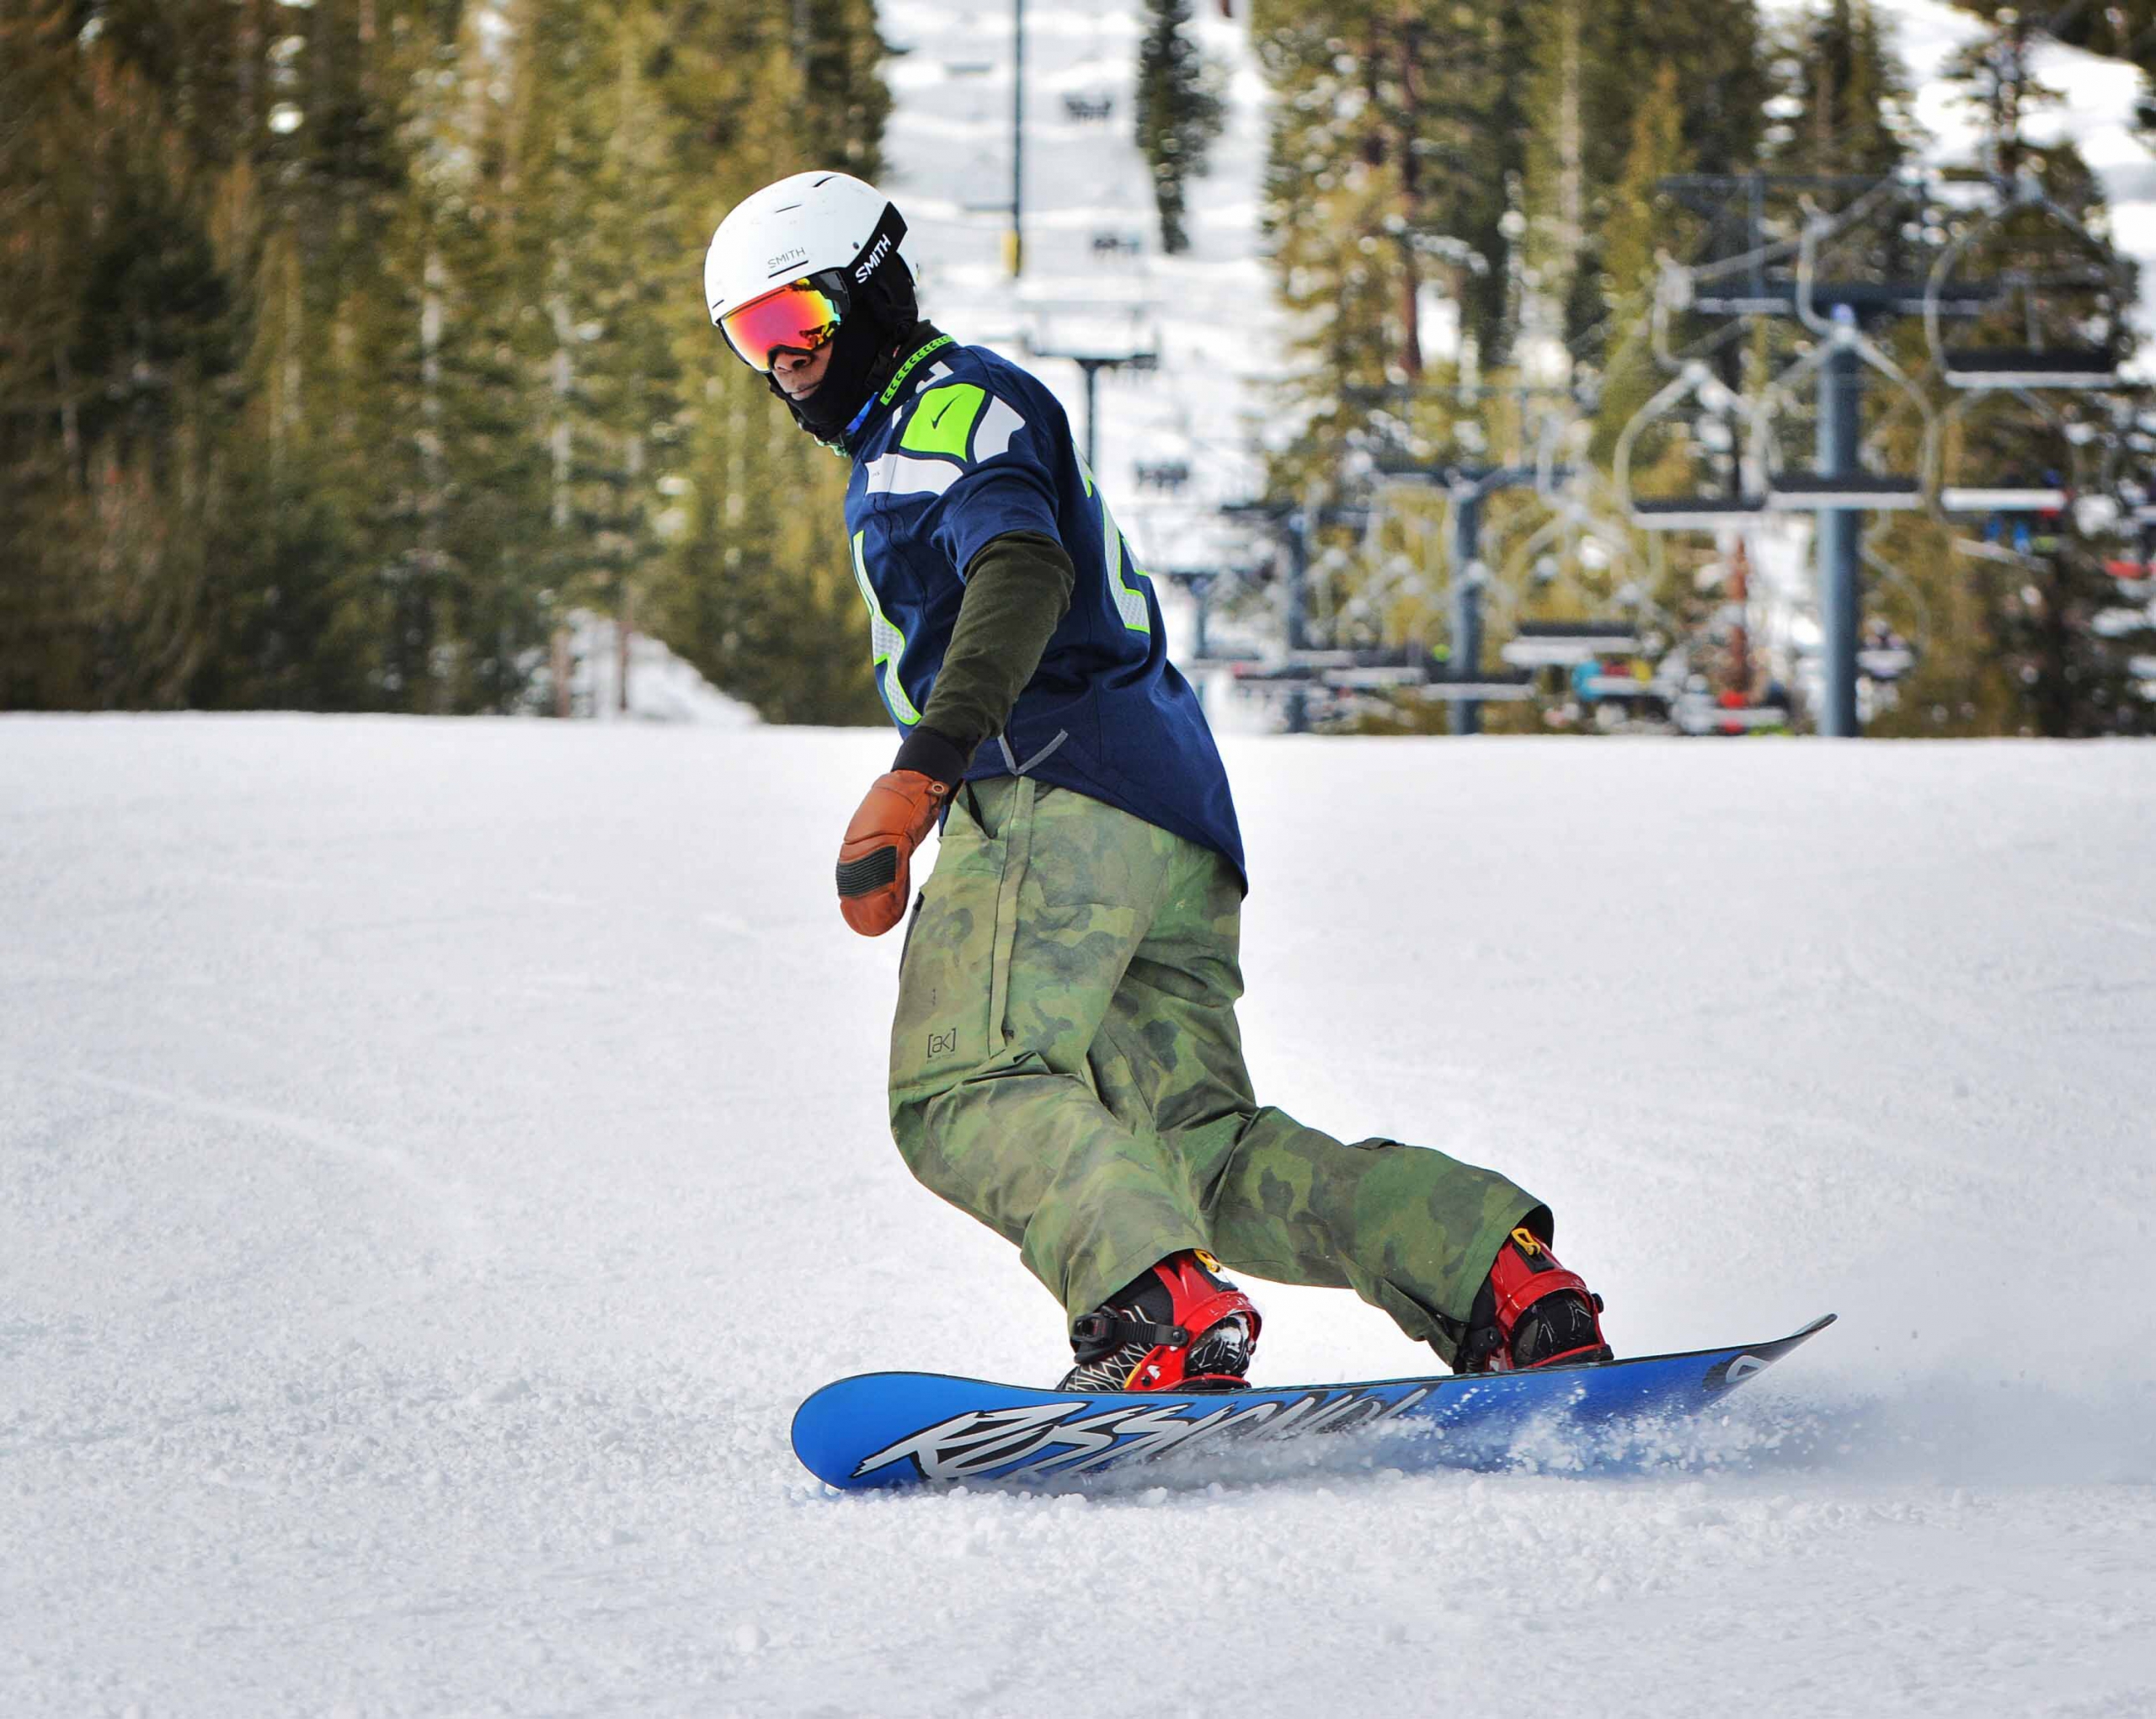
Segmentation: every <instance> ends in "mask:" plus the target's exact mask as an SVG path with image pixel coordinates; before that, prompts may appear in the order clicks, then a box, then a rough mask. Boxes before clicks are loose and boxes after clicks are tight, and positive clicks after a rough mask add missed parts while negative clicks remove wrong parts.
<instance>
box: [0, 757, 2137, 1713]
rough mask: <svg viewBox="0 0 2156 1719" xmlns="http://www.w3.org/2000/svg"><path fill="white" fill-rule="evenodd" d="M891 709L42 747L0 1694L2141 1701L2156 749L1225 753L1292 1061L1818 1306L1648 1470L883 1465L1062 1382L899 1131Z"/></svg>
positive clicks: (31, 882)
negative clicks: (1001, 1399) (792, 1418)
mask: <svg viewBox="0 0 2156 1719" xmlns="http://www.w3.org/2000/svg"><path fill="white" fill-rule="evenodd" d="M887 752H888V744H887V742H885V741H884V740H883V739H880V738H878V736H876V735H874V734H867V733H858V734H857V733H838V732H814V731H802V730H792V729H770V730H767V729H744V730H739V731H722V730H717V729H695V728H660V727H653V726H648V725H642V724H586V723H488V722H468V723H424V722H398V721H387V720H362V719H350V720H346V719H335V720H321V719H313V720H311V719H305V718H255V719H232V720H204V719H179V720H152V719H114V720H13V721H8V722H6V723H0V915H4V918H5V922H6V924H7V926H8V931H9V935H8V938H7V940H6V942H5V943H4V944H0V1711H4V1712H6V1713H8V1714H9V1715H11V1716H13V1715H22V1716H45V1715H53V1716H61V1715H66V1716H77V1715H83V1714H117V1713H120V1712H122V1711H129V1710H132V1711H136V1712H140V1713H144V1714H150V1715H156V1716H161V1719H162V1716H168V1715H177V1714H187V1715H205V1716H225V1715H232V1714H248V1715H255V1714H284V1713H304V1714H322V1713H325V1712H335V1713H340V1714H370V1715H371V1714H388V1713H427V1714H435V1713H514V1714H534V1713H567V1712H578V1713H607V1714H638V1715H641V1714H662V1715H699V1716H702V1715H727V1714H738V1715H741V1716H744V1719H745V1716H755V1719H764V1716H771V1715H811V1714H822V1715H855V1714H875V1715H944V1714H954V1713H978V1714H985V1715H999V1716H1000V1715H1006V1714H1015V1713H1022V1712H1033V1713H1054V1714H1057V1715H1075V1716H1081V1719H1087V1716H1123V1715H1130V1716H1133V1719H1159V1716H1162V1715H1168V1716H1181V1715H1185V1714H1192V1715H1194V1714H1198V1713H1201V1712H1202V1713H1214V1712H1223V1711H1235V1712H1244V1713H1253V1714H1282V1715H1294V1716H1304V1715H1308V1714H1310V1713H1313V1712H1319V1711H1376V1712H1409V1711H1428V1710H1431V1709H1433V1708H1436V1707H1443V1708H1444V1709H1445V1710H1446V1711H1461V1712H1482V1711H1497V1710H1499V1709H1500V1708H1502V1710H1504V1711H1513V1710H1514V1709H1515V1708H1516V1707H1517V1706H1518V1703H1519V1700H1520V1699H1521V1698H1522V1691H1523V1689H1527V1690H1531V1692H1532V1695H1533V1698H1534V1705H1535V1706H1537V1707H1538V1709H1540V1710H1542V1711H1551V1712H1559V1713H1573V1714H1582V1715H1602V1714H1642V1715H1644V1714H1654V1715H1657V1716H1667V1715H1678V1716H1682V1715H1693V1714H1697V1715H1708V1714H1721V1713H1724V1712H1728V1711H1742V1712H1745V1713H1748V1714H1751V1715H1758V1716H1775V1715H1789V1716H1797V1715H1806V1716H1810V1715H1816V1714H1826V1713H1832V1714H1854V1713H1864V1714H1877V1713H1938V1714H1956V1715H1960V1714H2002V1715H2004V1714H2014V1715H2022V1714H2035V1713H2050V1714H2059V1715H2079V1716H2091V1715H2099V1714H2104V1715H2125V1714H2131V1713H2141V1712H2146V1711H2151V1710H2152V1709H2156V1449H2152V1440H2151V1433H2150V1430H2149V1428H2150V1427H2151V1425H2152V1418H2151V1417H2152V1412H2156V1354H2153V1353H2152V1350H2151V1346H2150V1345H2149V1343H2148V1341H2147V1340H2146V1339H2147V1325H2148V1321H2147V1317H2146V1315H2145V1312H2144V1311H2143V1310H2144V1309H2145V1306H2146V1302H2147V1295H2146V1284H2145V1279H2146V1274H2147V1267H2148V1258H2149V1257H2150V1247H2151V1240H2152V1237H2151V1231H2152V1224H2156V1163H2152V1159H2151V1155H2150V1150H2149V1142H2150V1140H2151V1134H2152V1120H2151V1119H2152V1117H2156V905H2152V897H2151V894H2150V884H2149V879H2150V876H2151V862H2152V861H2156V749H2151V748H2148V747H2136V746H2132V745H2087V746H2082V747H2078V748H2064V747H2047V746H2039V745H1986V746H1973V745H1972V746H1963V747H1952V748H1949V747H1943V746H1942V747H1929V748H1924V747H1913V746H1907V747H1890V746H1881V747H1876V748H1868V749H1857V748H1851V747H1836V746H1829V745H1796V744H1792V745H1783V746H1773V745H1755V746H1747V747H1732V748H1726V749H1725V748H1701V747H1692V748H1687V747H1686V746H1684V745H1682V744H1681V743H1668V744H1653V743H1639V744H1632V743H1615V742H1613V743H1605V744H1600V745H1586V744H1579V743H1570V744H1568V743H1565V742H1554V743H1550V744H1546V745H1545V744H1542V743H1535V742H1524V743H1523V742H1514V743H1505V742H1451V743H1446V742H1429V743H1423V742H1415V741H1375V742H1356V741H1349V742H1317V743H1312V742H1298V741H1291V740H1270V741H1267V740H1248V741H1236V742H1232V743H1230V747H1229V752H1230V768H1231V770H1232V771H1234V774H1235V781H1236V783H1237V787H1238V790H1239V793H1240V797H1241V804H1242V806H1243V809H1244V814H1245V820H1246V828H1247V834H1248V837H1249V845H1250V849H1251V860H1252V870H1253V874H1254V878H1255V882H1256V890H1255V893H1254V894H1252V896H1251V900H1250V904H1249V908H1248V912H1247V918H1246V967H1247V974H1248V978H1249V980H1250V983H1251V996H1250V998H1249V1001H1247V1003H1246V1007H1245V1022H1246V1030H1247V1034H1248V1039H1249V1049H1250V1053H1251V1061H1252V1065H1253V1067H1254V1069H1255V1070H1256V1072H1257V1076H1258V1078H1259V1082H1260V1086H1261V1090H1262V1092H1265V1093H1266V1094H1267V1096H1269V1097H1272V1098H1273V1100H1275V1101H1276V1102H1281V1103H1283V1104H1284V1105H1286V1106H1287V1107H1289V1108H1290V1109H1291V1110H1293V1111H1294V1112H1296V1113H1299V1114H1301V1115H1304V1116H1305V1117H1307V1118H1310V1119H1311V1120H1313V1121H1315V1122H1319V1123H1321V1124H1325V1125H1327V1126H1330V1127H1331V1128H1333V1129H1336V1130H1338V1131H1343V1132H1348V1133H1351V1134H1361V1133H1365V1132H1376V1131H1385V1132H1391V1133H1396V1134H1400V1135H1402V1136H1404V1137H1406V1138H1407V1139H1410V1140H1420V1141H1423V1142H1427V1143H1429V1144H1432V1145H1441V1146H1444V1147H1445V1148H1447V1149H1448V1150H1453V1151H1455V1152H1458V1153H1460V1154H1461V1155H1464V1156H1470V1157H1473V1158H1478V1159H1481V1160H1483V1161H1493V1162H1498V1163H1502V1165H1504V1166H1507V1167H1508V1169H1509V1170H1510V1171H1511V1172H1513V1174H1515V1175H1516V1176H1517V1177H1519V1178H1520V1179H1521V1180H1522V1181H1523V1182H1525V1183H1526V1184H1528V1185H1529V1187H1531V1188H1534V1189H1535V1190H1536V1191H1538V1192H1539V1193H1542V1194H1543V1195H1544V1196H1545V1197H1546V1198H1549V1199H1550V1201H1552V1202H1553V1203H1554V1204H1555V1205H1556V1209H1557V1211H1558V1213H1559V1220H1560V1242H1561V1247H1562V1248H1563V1251H1564V1252H1565V1255H1566V1258H1567V1260H1568V1261H1569V1262H1570V1263H1575V1264H1577V1265H1578V1266H1580V1267H1581V1268H1583V1269H1584V1270H1585V1271H1586V1272H1587V1273H1588V1275H1589V1276H1590V1279H1592V1281H1593V1282H1594V1283H1595V1284H1596V1285H1597V1286H1598V1288H1600V1289H1602V1290H1603V1291H1604V1293H1605V1294H1606V1295H1607V1296H1608V1298H1609V1306H1610V1313H1609V1322H1610V1328H1611V1332H1612V1334H1613V1336H1614V1339H1615V1341H1616V1342H1617V1343H1619V1344H1620V1345H1621V1346H1623V1347H1624V1348H1628V1349H1631V1350H1635V1351H1636V1350H1639V1349H1642V1348H1661V1347H1667V1346H1677V1345H1683V1344H1688V1343H1696V1342H1700V1341H1702V1340H1706V1339H1711V1338H1716V1337H1732V1336H1736V1337H1760V1336H1765V1335H1768V1334H1771V1333H1776V1332H1781V1331H1785V1330H1787V1329H1789V1328H1790V1327H1793V1326H1795V1325H1796V1323H1797V1322H1799V1321H1801V1320H1803V1319H1805V1318H1807V1317H1809V1316H1812V1315H1813V1314H1816V1313H1819V1312H1822V1311H1828V1310H1830V1309H1831V1310H1833V1311H1838V1312H1839V1313H1840V1314H1841V1315H1842V1323H1841V1324H1840V1325H1839V1326H1838V1327H1835V1329H1834V1330H1833V1331H1832V1332H1829V1333H1828V1334H1827V1335H1826V1336H1824V1337H1821V1338H1819V1339H1818V1340H1817V1341H1816V1342H1815V1343H1813V1344H1812V1346H1811V1347H1810V1348H1808V1349H1806V1351H1805V1352H1804V1353H1802V1354H1801V1355H1800V1356H1798V1357H1797V1358H1796V1359H1793V1360H1791V1361H1790V1362H1789V1363H1787V1364H1785V1366H1784V1367H1783V1368H1781V1369H1779V1370H1778V1371H1777V1373H1776V1375H1774V1377H1773V1378H1772V1379H1771V1380H1767V1381H1764V1382H1763V1383H1762V1384H1761V1385H1758V1386H1757V1387H1754V1388H1753V1394H1752V1395H1751V1396H1750V1397H1749V1399H1747V1398H1745V1397H1740V1398H1738V1399H1736V1400H1735V1404H1734V1407H1732V1415H1731V1418H1730V1423H1729V1424H1727V1425H1726V1426H1722V1425H1710V1426H1708V1427H1706V1428H1702V1429H1701V1433H1702V1436H1701V1438H1700V1440H1699V1441H1698V1442H1697V1443H1696V1444H1693V1445H1691V1446H1689V1447H1688V1448H1687V1449H1680V1450H1679V1451H1678V1452H1676V1453H1674V1454H1673V1455H1672V1457H1671V1458H1670V1460H1668V1462H1666V1463H1664V1464H1662V1465H1657V1466H1653V1467H1651V1468H1650V1469H1649V1470H1648V1471H1646V1473H1644V1474H1641V1475H1633V1476H1599V1477H1588V1478H1581V1477H1577V1476H1564V1475H1550V1474H1536V1473H1533V1472H1521V1473H1516V1474H1504V1475H1496V1476H1486V1477H1481V1478H1476V1477H1470V1476H1465V1475H1442V1476H1429V1477H1421V1478H1409V1479H1401V1478H1389V1477H1386V1476H1382V1475H1378V1474H1373V1473H1367V1472H1362V1471H1358V1469H1357V1467H1356V1466H1355V1464H1354V1462H1353V1460H1351V1459H1350V1458H1348V1457H1346V1456H1342V1458H1340V1459H1338V1460H1337V1461H1335V1462H1334V1464H1333V1465H1332V1466H1331V1467H1330V1468H1328V1469H1326V1470H1322V1471H1316V1472H1305V1473H1299V1474H1298V1473H1290V1474H1288V1475H1285V1476H1282V1477H1280V1478H1278V1479H1276V1480H1274V1481H1271V1482H1269V1483H1267V1484H1263V1485H1251V1484H1248V1483H1246V1482H1244V1481H1237V1482H1235V1483H1234V1484H1230V1485H1228V1486H1225V1487H1220V1488H1219V1489H1217V1490H1215V1489H1212V1488H1209V1487H1205V1486H1203V1484H1199V1483H1197V1482H1193V1481H1190V1480H1189V1479H1187V1477H1184V1476H1174V1475H1163V1476H1160V1478H1159V1479H1158V1481H1156V1480H1155V1478H1154V1477H1153V1476H1143V1477H1141V1480H1140V1481H1139V1482H1135V1483H1133V1484H1130V1485H1128V1486H1125V1487H1121V1488H1118V1489H1114V1490H1109V1491H1105V1492H1100V1493H1097V1494H1091V1495H1072V1496H1066V1497H1053V1498H1049V1497H1031V1498H1028V1497H1012V1496H1005V1495H1000V1494H997V1495H985V1494H978V1493H975V1494H959V1495H953V1496H942V1497H937V1496H924V1497H910V1498H883V1499H873V1498H871V1499H839V1498H835V1497H827V1496H825V1495H823V1494H822V1493H821V1492H819V1489H818V1488H816V1487H814V1485H813V1484H811V1483H809V1482H808V1481H807V1477H806V1476H804V1475H803V1474H802V1473H801V1472H800V1471H798V1469H797V1468H796V1466H795V1465H794V1464H793V1462H792V1458H791V1455H790V1454H789V1452H788V1451H787V1446H786V1428H787V1417H788V1415H789V1413H790V1412H791V1409H792V1404H793V1402H794V1401H796V1400H797V1399H798V1396H800V1395H801V1394H803V1391H805V1390H806V1389H807V1388H808V1387H809V1385H813V1384H814V1383H816V1382H819V1381H821V1380H824V1379H825V1378H828V1377H830V1376H831V1375H836V1374H839V1373H842V1372H846V1371H851V1370H856V1369H864V1368H870V1367H875V1366H879V1365H889V1364H908V1363H913V1364H929V1365H938V1364H949V1365H952V1366H954V1367H958V1368H961V1369H968V1370H977V1371H980V1372H984V1373H988V1374H992V1375H1004V1376H1008V1377H1011V1378H1017V1379H1025V1380H1040V1379H1044V1378H1048V1377H1051V1376H1053V1375H1054V1372H1055V1370H1056V1369H1057V1366H1058V1364H1059V1362H1058V1353H1059V1344H1058V1337H1059V1319H1058V1316H1057V1313H1056V1311H1055V1309H1054V1307H1053V1306H1052V1305H1050V1304H1049V1300H1048V1298H1047V1297H1046V1296H1045V1295H1043V1294H1042V1293H1041V1292H1040V1291H1039V1290H1038V1289H1036V1288H1035V1287H1034V1286H1033V1284H1031V1283H1030V1281H1029V1280H1028V1279H1027V1278H1026V1277H1025V1276H1024V1275H1023V1273H1022V1271H1021V1270H1020V1268H1018V1266H1017V1263H1016V1260H1015V1258H1014V1257H1013V1256H1012V1254H1011V1252H1010V1250H1008V1249H1006V1247H1004V1246H1003V1245H1002V1244H1001V1243H1000V1242H998V1241H995V1240H994V1239H993V1238H992V1237H991V1236H989V1235H988V1234H987V1233H986V1232H985V1231H981V1230H979V1229H977V1228H975V1227H974V1225H971V1224H970V1223H969V1221H968V1220H964V1219H963V1218H961V1217H960V1216H958V1215H957V1214H955V1213H953V1211H951V1210H950V1209H947V1208H946V1207H944V1206H942V1205H941V1204H938V1203H937V1201H936V1200H934V1199H933V1198H931V1197H930V1196H929V1195H928V1194H926V1193H924V1192H922V1191H921V1190H920V1189H919V1188H916V1187H915V1186H914V1185H913V1184H912V1183H911V1182H910V1180H909V1179H908V1178H907V1177H906V1176H905V1172H904V1170H903V1168H902V1167H901V1166H900V1165H899V1161H898V1160H897V1158H896V1156H895V1154H894V1151H893V1150H892V1149H891V1148H890V1146H889V1144H888V1143H887V1140H886V1138H885V1136H884V1133H883V1118H882V1104H881V1097H880V1092H879V1090H878V1081H879V1075H880V1069H881V1064H882V1048H881V1046H882V1038H883V1028H884V1022H885V1020H886V1017H887V1011H888V1009H889V1003H890V999H891V994H892V988H893V982H894V981H893V972H894V963H895V961H896V958H897V954H898V949H897V947H896V940H895V939H887V940H885V941H883V942H864V941H862V940H861V939H858V938H856V937H852V936H851V935H850V934H849V933H847V932H846V931H845V930H844V928H843V927H842V926H841V924H840V922H839V920H838V917H837V916H836V914H835V911H834V910H833V908H832V905H831V903H830V900H829V899H828V893H829V889H830V884H829V878H830V854H831V851H832V846H833V844H834V842H835V840H836V834H837V831H838V829H839V828H840V826H841V823H842V821H843V819H844V818H845V816H846V813H847V812H848V811H849V810H850V809H851V806H852V803H853V801H854V798H855V797H856V795H857V792H858V788H859V785H860V784H861V782H863V781H865V780H867V777H869V776H870V775H871V774H872V773H873V771H875V770H876V769H878V768H879V767H881V765H882V763H883V761H884V759H885V755H886V753H887ZM1258 1293H1259V1294H1260V1295H1261V1297H1262V1305H1263V1307H1264V1309H1265V1311H1266V1314H1267V1334H1266V1338H1265V1342H1264V1344H1263V1345H1262V1348H1261V1351H1260V1357H1259V1372H1260V1375H1261V1377H1262V1378H1266V1379H1271V1380H1285V1379H1289V1378H1292V1377H1295V1376H1297V1375H1305V1376H1310V1375H1315V1376H1336V1377H1337V1376H1355V1375H1369V1374H1373V1373H1381V1372H1390V1371H1398V1370H1404V1369H1412V1368H1414V1367H1417V1365H1418V1364H1422V1363H1423V1362H1424V1360H1425V1359H1426V1358H1425V1356H1424V1354H1423V1353H1422V1352H1420V1351H1417V1350H1416V1349H1414V1348H1411V1347H1410V1346H1409V1345H1407V1344H1406V1343H1405V1342H1404V1341H1402V1340H1401V1339H1400V1338H1399V1337H1397V1336H1396V1334H1394V1333H1393V1332H1391V1330H1390V1327H1389V1326H1388V1325H1387V1324H1386V1322H1385V1321H1384V1320H1383V1318H1382V1317H1381V1316H1379V1315H1378V1314H1376V1313H1374V1311H1370V1310H1368V1309H1365V1308H1364V1307H1362V1306H1360V1305H1358V1304H1357V1303H1355V1302H1354V1301H1353V1300H1352V1299H1351V1298H1349V1297H1348V1296H1346V1295H1327V1294H1322V1293H1318V1292H1309V1291H1305V1292H1289V1291H1285V1290H1280V1289H1270V1288H1266V1287H1264V1286H1260V1288H1259V1291H1258Z"/></svg>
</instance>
